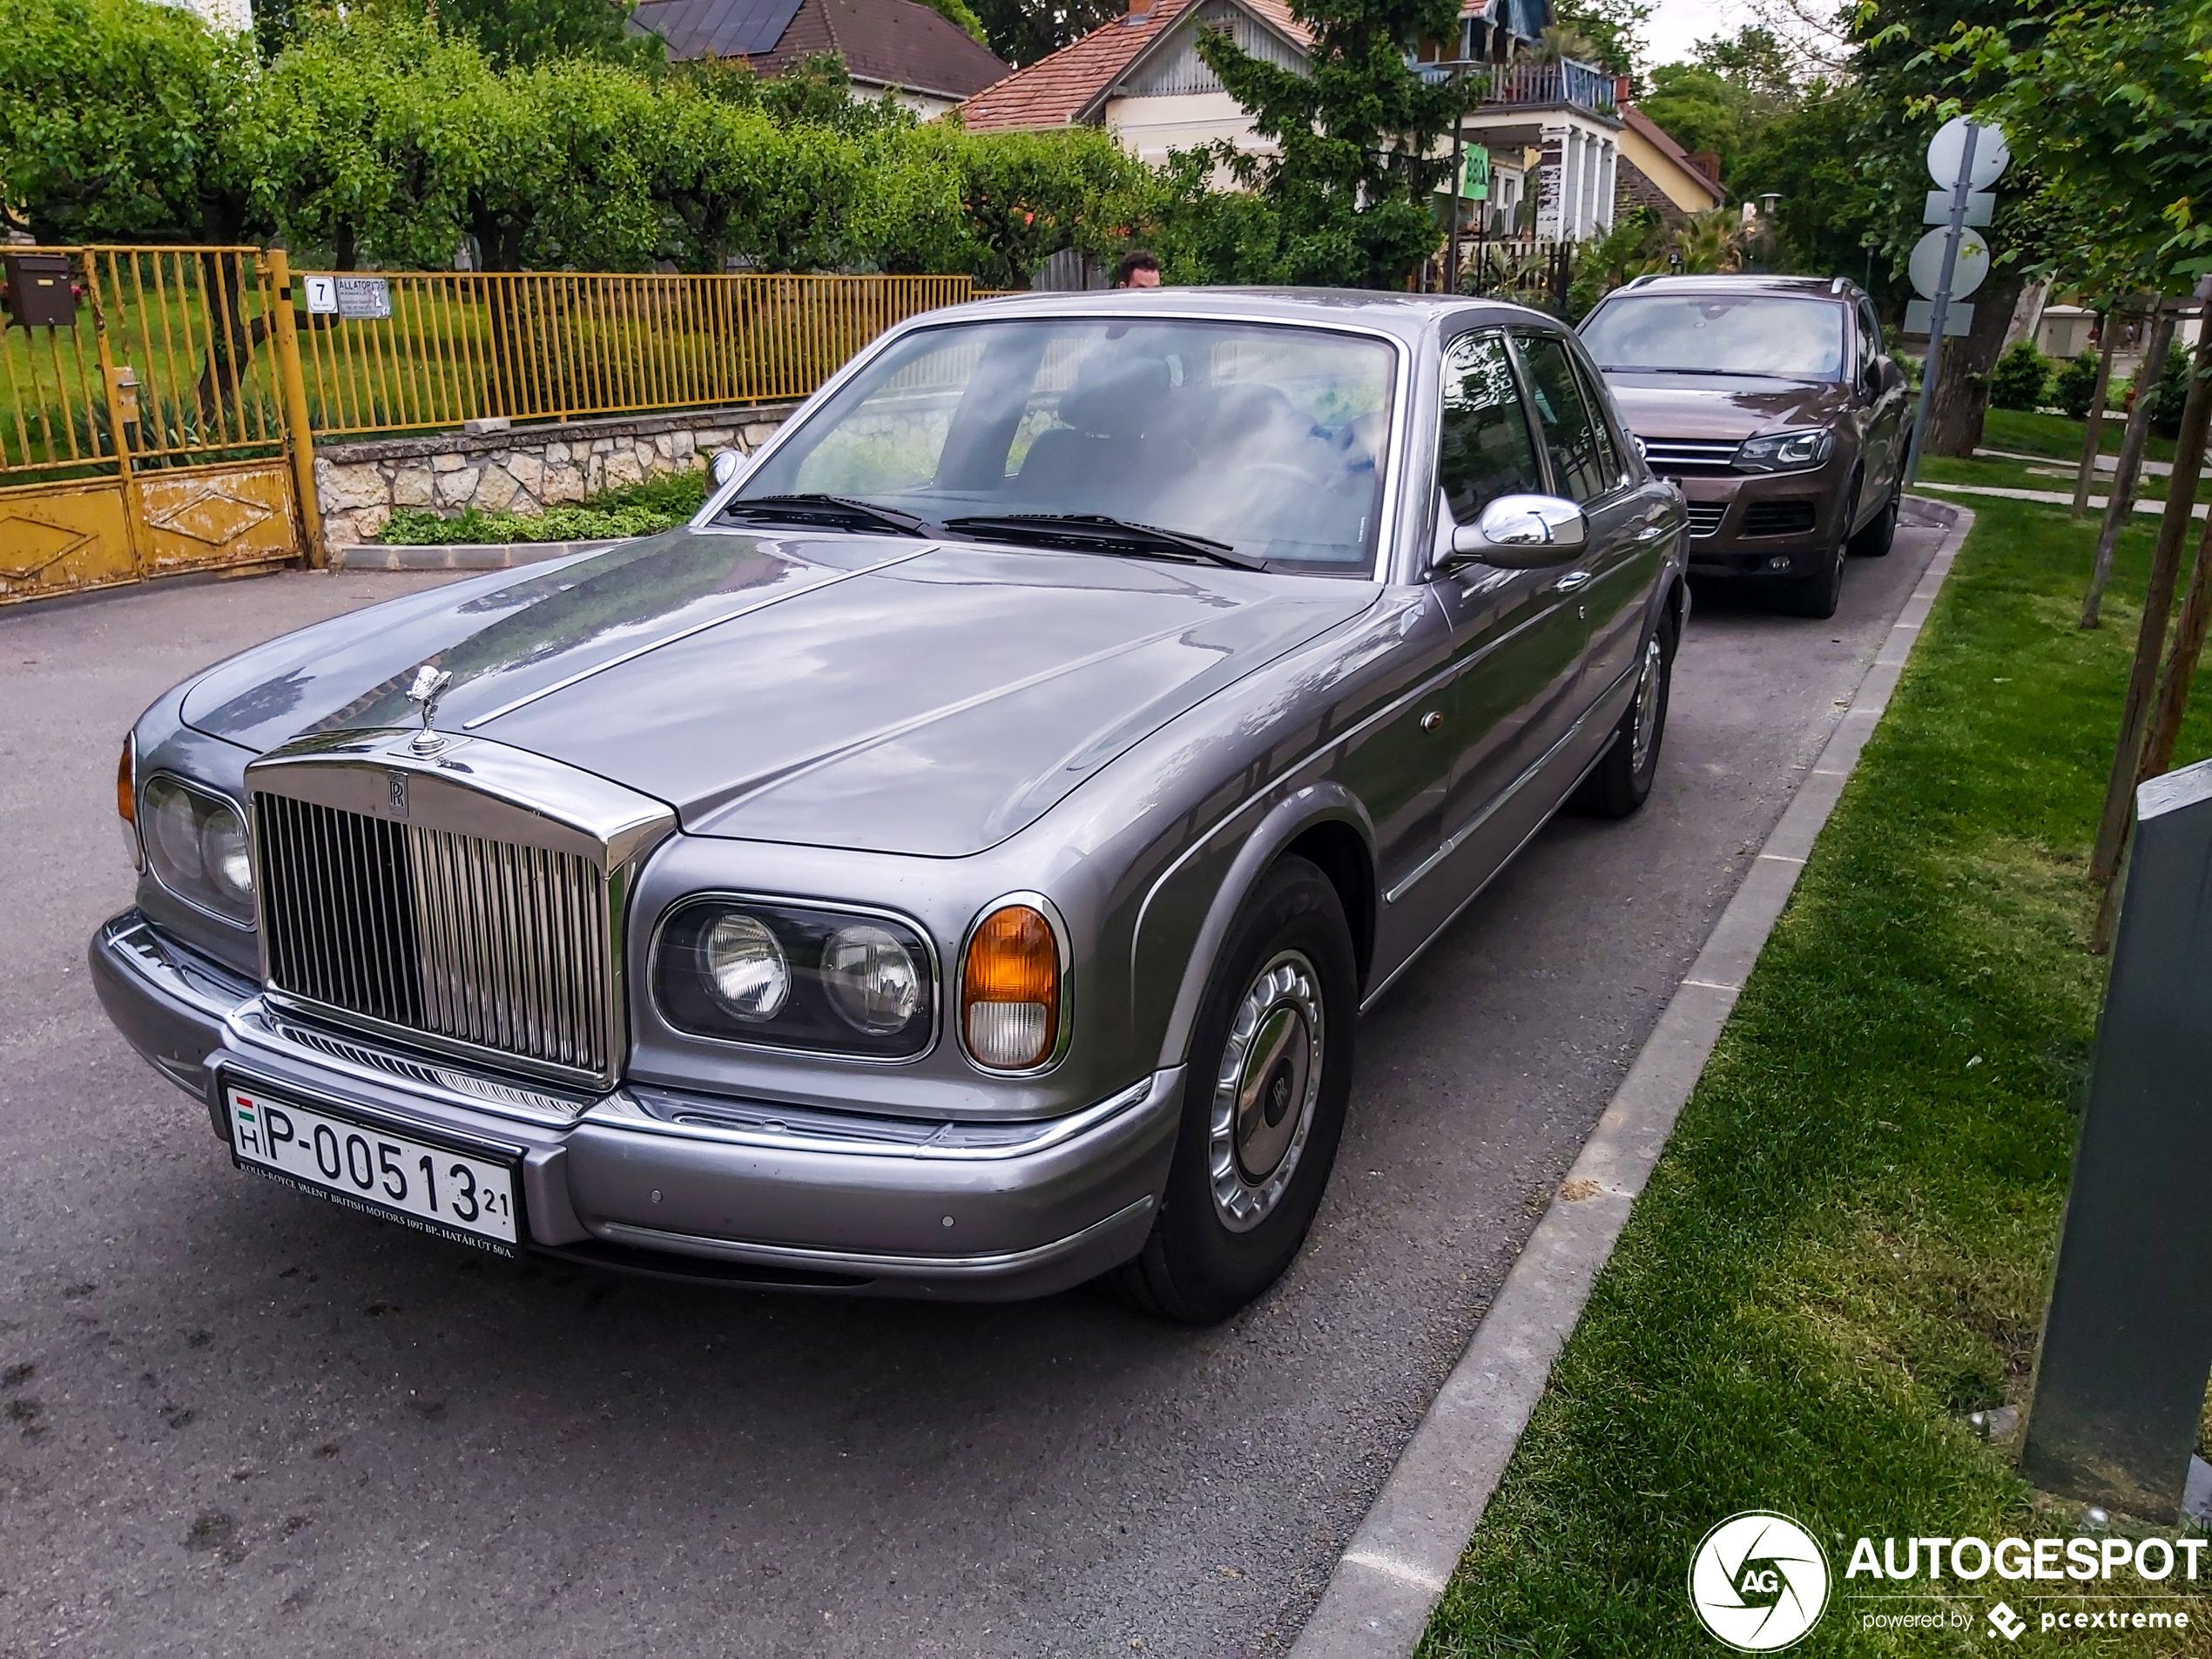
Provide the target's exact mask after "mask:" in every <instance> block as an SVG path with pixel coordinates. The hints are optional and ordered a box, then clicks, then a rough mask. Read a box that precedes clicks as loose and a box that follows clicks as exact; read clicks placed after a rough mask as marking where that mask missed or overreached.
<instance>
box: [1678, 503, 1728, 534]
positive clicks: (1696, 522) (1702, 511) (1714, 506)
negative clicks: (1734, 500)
mask: <svg viewBox="0 0 2212 1659" xmlns="http://www.w3.org/2000/svg"><path fill="white" fill-rule="evenodd" d="M1687 505H1688V506H1689V533H1690V534H1691V535H1692V536H1718V535H1719V534H1720V533H1721V520H1723V519H1724V518H1726V517H1727V516H1728V503H1727V502H1724V501H1694V502H1688V503H1687Z"/></svg>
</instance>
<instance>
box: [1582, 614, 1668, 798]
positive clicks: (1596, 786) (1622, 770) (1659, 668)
mask: <svg viewBox="0 0 2212 1659" xmlns="http://www.w3.org/2000/svg"><path fill="white" fill-rule="evenodd" d="M1679 643H1680V642H1679V641H1678V640H1677V639H1676V637H1675V613H1674V610H1673V609H1672V608H1671V607H1668V608H1664V609H1662V610H1661V611H1660V613H1659V620H1658V623H1657V624H1656V625H1655V626H1654V627H1653V629H1652V631H1651V633H1650V636H1649V637H1648V638H1647V639H1646V640H1645V641H1644V642H1643V651H1644V655H1643V662H1644V671H1643V672H1642V673H1641V674H1639V675H1638V676H1637V677H1636V689H1635V696H1633V697H1631V698H1629V706H1628V707H1627V708H1626V709H1624V710H1622V712H1621V720H1620V724H1619V725H1615V727H1614V728H1613V741H1612V743H1611V744H1610V745H1608V747H1607V749H1606V751H1605V754H1604V756H1603V758H1602V759H1600V760H1599V761H1598V763H1597V765H1595V766H1594V767H1592V768H1591V770H1590V775H1589V776H1588V777H1587V778H1585V779H1582V781H1581V785H1580V786H1577V787H1576V789H1575V792H1574V793H1573V794H1572V795H1570V796H1568V798H1567V810H1568V811H1569V812H1571V813H1581V814H1582V815H1583V816H1584V817H1586V818H1626V817H1628V816H1629V813H1633V812H1635V810H1636V808H1637V807H1639V806H1642V805H1643V803H1644V801H1645V800H1646V799H1648V798H1649V796H1650V794H1651V780H1652V779H1655V778H1656V777H1657V776H1658V775H1659V748H1660V745H1661V743H1662V741H1663V740H1664V739H1665V738H1666V735H1667V705H1668V702H1669V698H1670V696H1671V694H1672V691H1673V686H1674V681H1675V650H1676V645H1677V644H1679ZM1647 714H1648V715H1649V718H1650V725H1649V729H1648V730H1646V729H1645V727H1644V719H1645V717H1646V715H1647ZM1639 733H1642V740H1639Z"/></svg>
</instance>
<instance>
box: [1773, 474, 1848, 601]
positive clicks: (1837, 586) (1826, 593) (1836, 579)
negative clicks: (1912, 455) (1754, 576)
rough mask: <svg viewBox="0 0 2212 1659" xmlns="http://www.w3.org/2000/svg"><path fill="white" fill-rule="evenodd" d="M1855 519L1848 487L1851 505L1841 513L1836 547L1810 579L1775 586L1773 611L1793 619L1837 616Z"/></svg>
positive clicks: (1795, 579)
mask: <svg viewBox="0 0 2212 1659" xmlns="http://www.w3.org/2000/svg"><path fill="white" fill-rule="evenodd" d="M1857 517H1858V485H1856V484H1854V485H1852V486H1851V505H1850V506H1848V507H1846V508H1845V509H1844V520H1843V523H1842V525H1841V526H1839V527H1838V529H1837V531H1836V541H1835V544H1834V545H1833V546H1832V547H1831V548H1830V549H1829V550H1828V551H1827V555H1826V556H1825V557H1824V558H1823V559H1822V560H1821V563H1820V569H1818V570H1815V571H1814V572H1813V573H1812V574H1811V576H1800V577H1791V579H1790V580H1789V581H1787V582H1784V583H1777V590H1776V594H1775V598H1776V608H1777V610H1781V611H1783V612H1784V614H1786V615H1789V616H1792V617H1819V618H1821V619H1822V620H1825V619H1826V618H1828V617H1832V616H1834V615H1835V614H1836V607H1837V606H1838V605H1840V604H1843V602H1844V557H1845V556H1846V554H1847V552H1848V550H1849V549H1850V547H1851V520H1853V519H1854V518H1857Z"/></svg>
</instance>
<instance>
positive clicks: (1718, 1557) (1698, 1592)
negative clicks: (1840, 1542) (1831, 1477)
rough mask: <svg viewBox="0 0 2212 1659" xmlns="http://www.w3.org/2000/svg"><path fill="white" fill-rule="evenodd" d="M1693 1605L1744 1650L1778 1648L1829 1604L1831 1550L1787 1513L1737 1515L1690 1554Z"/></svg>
mask: <svg viewBox="0 0 2212 1659" xmlns="http://www.w3.org/2000/svg"><path fill="white" fill-rule="evenodd" d="M1689 1605H1690V1606H1691V1607H1692V1608H1696V1612H1697V1622H1699V1623H1700V1624H1702V1625H1703V1626H1704V1627H1705V1628H1706V1629H1708V1630H1710V1632H1712V1634H1713V1635H1715V1636H1716V1637H1718V1638H1719V1639H1720V1640H1721V1641H1723V1642H1726V1643H1727V1644H1728V1645H1729V1646H1730V1647H1731V1648H1733V1649H1736V1650H1737V1652H1738V1653H1776V1652H1778V1651H1780V1650H1781V1649H1784V1648H1786V1647H1788V1646H1790V1644H1791V1643H1792V1642H1796V1641H1797V1639H1798V1638H1800V1637H1801V1636H1803V1635H1804V1633H1805V1632H1806V1631H1808V1630H1810V1629H1812V1627H1813V1626H1814V1625H1815V1624H1816V1623H1817V1622H1819V1619H1820V1615H1821V1613H1822V1611H1823V1610H1824V1608H1826V1607H1827V1605H1828V1556H1827V1554H1826V1552H1825V1551H1824V1550H1823V1549H1822V1548H1820V1544H1819V1541H1817V1540H1816V1539H1815V1538H1814V1537H1813V1535H1812V1534H1811V1533H1809V1532H1807V1531H1806V1530H1805V1529H1804V1527H1800V1526H1799V1525H1797V1522H1796V1521H1792V1520H1791V1519H1790V1517H1789V1516H1787V1515H1776V1514H1768V1513H1766V1512H1765V1511H1764V1510H1760V1509H1752V1510H1747V1511H1746V1512H1745V1513H1743V1514H1740V1515H1730V1517H1729V1518H1728V1519H1727V1520H1726V1521H1723V1522H1721V1524H1720V1525H1719V1526H1717V1527H1714V1528H1713V1530H1712V1531H1710V1532H1709V1533H1707V1534H1705V1539H1704V1541H1703V1543H1701V1544H1699V1545H1698V1546H1697V1553H1696V1554H1694V1555H1692V1556H1691V1557H1690V1558H1689Z"/></svg>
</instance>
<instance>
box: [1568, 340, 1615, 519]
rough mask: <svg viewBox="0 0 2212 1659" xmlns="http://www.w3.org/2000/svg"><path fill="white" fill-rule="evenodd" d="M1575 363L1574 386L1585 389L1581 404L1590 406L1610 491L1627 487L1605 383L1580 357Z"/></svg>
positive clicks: (1599, 452) (1600, 457) (1577, 357)
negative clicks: (1622, 486)
mask: <svg viewBox="0 0 2212 1659" xmlns="http://www.w3.org/2000/svg"><path fill="white" fill-rule="evenodd" d="M1570 355H1573V354H1570ZM1574 362H1575V384H1576V385H1577V386H1579V387H1581V388H1582V401H1583V402H1584V403H1586V404H1587V405H1588V407H1589V411H1590V415H1591V417H1592V418H1593V419H1594V420H1595V421H1596V422H1597V449H1598V458H1599V459H1600V460H1601V461H1602V462H1604V464H1605V477H1606V483H1607V487H1608V489H1610V488H1613V487H1615V486H1617V485H1621V484H1625V483H1627V482H1629V468H1628V463H1627V462H1625V461H1623V460H1622V454H1621V447H1620V442H1619V440H1618V439H1617V438H1616V436H1615V433H1614V427H1613V421H1612V418H1611V415H1610V412H1609V411H1608V408H1607V407H1606V398H1605V382H1604V381H1602V380H1600V379H1599V378H1598V377H1597V375H1596V374H1595V373H1594V372H1593V371H1592V369H1591V368H1590V366H1589V364H1588V363H1587V362H1585V361H1583V360H1582V359H1581V357H1579V356H1576V357H1575V358H1574Z"/></svg>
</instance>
